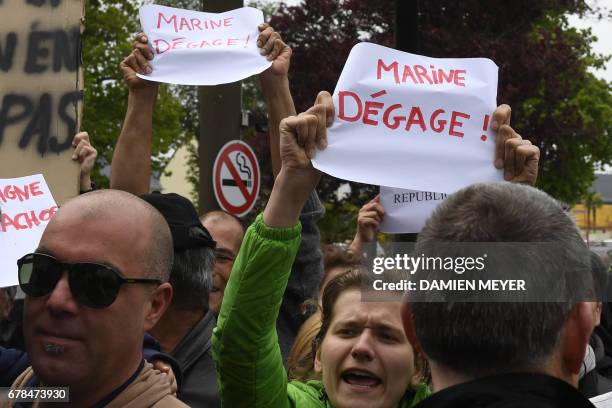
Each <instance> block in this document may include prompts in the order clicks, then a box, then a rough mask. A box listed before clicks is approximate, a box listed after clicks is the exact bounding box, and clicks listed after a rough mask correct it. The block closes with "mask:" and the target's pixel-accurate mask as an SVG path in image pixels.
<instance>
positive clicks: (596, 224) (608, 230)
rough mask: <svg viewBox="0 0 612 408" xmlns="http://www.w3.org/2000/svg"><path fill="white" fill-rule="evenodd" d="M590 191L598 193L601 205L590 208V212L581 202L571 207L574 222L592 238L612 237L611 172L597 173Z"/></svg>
mask: <svg viewBox="0 0 612 408" xmlns="http://www.w3.org/2000/svg"><path fill="white" fill-rule="evenodd" d="M591 191H593V192H595V193H597V194H599V196H600V197H601V200H602V205H601V206H600V207H596V208H593V209H591V211H590V213H589V211H587V207H586V206H585V205H584V203H583V204H578V205H576V206H574V207H573V208H572V214H573V215H574V217H576V224H577V225H578V227H579V228H580V230H581V231H582V233H583V234H584V235H586V231H587V229H589V234H590V235H591V236H592V238H591V239H593V240H604V239H611V238H612V174H598V175H597V179H596V180H595V182H594V183H593V186H592V187H591Z"/></svg>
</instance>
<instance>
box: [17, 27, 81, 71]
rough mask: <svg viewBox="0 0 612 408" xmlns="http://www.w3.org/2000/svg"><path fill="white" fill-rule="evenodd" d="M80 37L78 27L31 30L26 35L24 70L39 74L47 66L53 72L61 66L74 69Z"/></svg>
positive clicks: (75, 68)
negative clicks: (26, 48) (26, 45)
mask: <svg viewBox="0 0 612 408" xmlns="http://www.w3.org/2000/svg"><path fill="white" fill-rule="evenodd" d="M80 39H81V32H80V30H79V28H78V27H74V28H72V29H70V30H54V31H31V32H30V34H29V35H28V51H27V57H26V62H25V67H24V72H25V73H26V74H41V73H44V72H46V71H47V70H48V69H49V68H51V69H52V70H53V72H60V71H61V70H62V67H65V68H66V69H67V70H68V71H70V72H74V71H76V70H77V67H78V65H79V48H80ZM51 47H52V49H51ZM50 57H51V61H49V58H50Z"/></svg>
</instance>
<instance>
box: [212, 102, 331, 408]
mask: <svg viewBox="0 0 612 408" xmlns="http://www.w3.org/2000/svg"><path fill="white" fill-rule="evenodd" d="M317 102H318V103H317V104H315V106H313V107H312V108H311V109H309V110H308V111H307V112H305V113H303V114H300V115H299V116H292V117H289V118H286V119H284V120H283V121H282V122H281V125H280V144H279V147H280V158H281V170H280V172H279V174H278V177H277V178H276V180H275V183H274V187H273V189H272V193H271V195H270V199H269V201H268V204H267V205H266V208H265V210H264V213H263V215H260V216H258V217H257V219H256V221H255V222H254V223H253V224H252V225H251V226H250V227H249V229H248V230H247V234H246V236H245V238H244V241H243V243H242V247H241V248H240V252H239V253H238V258H237V259H236V262H235V263H234V268H233V270H232V273H231V275H230V279H229V282H228V284H227V287H226V289H225V296H224V299H223V304H222V307H221V312H220V314H219V319H218V321H217V327H216V328H215V330H214V332H213V355H214V358H215V361H216V368H217V379H218V381H219V390H220V396H221V401H222V405H223V406H226V407H247V406H248V407H279V408H283V407H288V406H289V399H288V396H287V374H286V373H285V369H284V366H283V360H282V356H281V353H280V348H279V345H278V339H277V336H276V331H275V322H276V318H277V315H278V312H279V309H280V305H281V300H282V296H283V291H284V289H285V286H286V285H287V281H288V279H289V275H290V270H291V264H292V263H293V258H294V257H295V253H296V251H297V247H298V245H299V242H300V225H299V223H298V217H299V214H300V211H301V210H302V207H303V206H304V203H305V201H306V199H307V198H308V196H309V192H310V191H312V190H313V189H314V188H315V186H316V184H317V182H318V180H319V177H320V173H319V172H318V171H317V170H316V169H314V168H313V167H312V164H311V163H310V159H311V158H312V157H313V156H314V154H315V153H314V152H315V150H314V147H315V146H319V148H325V147H326V145H327V141H326V123H327V120H326V117H325V116H326V112H328V111H329V106H331V104H332V101H331V96H330V95H329V94H327V93H324V94H322V95H320V97H319V98H317Z"/></svg>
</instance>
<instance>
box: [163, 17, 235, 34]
mask: <svg viewBox="0 0 612 408" xmlns="http://www.w3.org/2000/svg"><path fill="white" fill-rule="evenodd" d="M233 19H234V17H227V18H219V19H211V20H207V19H200V18H195V17H194V18H186V17H178V16H176V15H174V14H173V15H171V16H169V17H166V16H165V15H164V13H162V12H159V14H158V15H157V28H158V29H159V28H162V26H165V25H170V26H171V27H172V28H173V29H174V32H175V33H178V32H179V31H210V30H218V29H221V28H225V27H231V26H232V20H233Z"/></svg>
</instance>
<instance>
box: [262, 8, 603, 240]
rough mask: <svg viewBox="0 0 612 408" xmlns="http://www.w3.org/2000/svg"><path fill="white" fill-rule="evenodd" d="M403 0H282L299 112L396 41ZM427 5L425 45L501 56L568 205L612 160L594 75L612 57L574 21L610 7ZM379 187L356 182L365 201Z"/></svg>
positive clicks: (326, 194)
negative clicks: (292, 2)
mask: <svg viewBox="0 0 612 408" xmlns="http://www.w3.org/2000/svg"><path fill="white" fill-rule="evenodd" d="M396 1H399V0H395V1H394V0H370V1H364V0H304V1H303V2H302V3H301V4H300V5H297V6H286V5H281V7H280V9H279V10H278V12H277V13H276V14H275V16H274V18H273V19H272V24H273V25H274V26H275V28H276V29H278V30H279V31H281V32H282V33H283V35H284V38H285V40H286V41H287V42H288V44H289V45H290V46H291V47H292V48H293V50H294V56H293V60H292V70H291V73H290V74H291V85H292V90H293V95H294V97H295V100H296V105H297V107H298V111H299V110H303V109H305V108H307V107H308V106H309V105H310V104H311V103H312V101H313V99H314V97H315V96H316V94H317V91H319V90H328V91H332V90H333V89H334V87H335V84H336V82H337V79H338V77H339V75H340V72H341V70H342V67H343V65H344V62H345V61H346V57H347V56H348V53H349V51H350V49H351V47H352V46H353V45H354V44H356V43H358V42H359V41H364V40H365V41H372V42H375V43H378V44H382V45H387V46H393V30H394V26H395V21H396V19H397V20H399V21H398V23H399V24H401V23H402V21H403V20H404V19H406V17H407V16H395V3H396ZM417 7H418V18H417V20H418V41H417V43H418V44H419V50H418V52H419V53H420V54H422V55H428V56H432V57H446V58H448V57H459V58H461V57H487V58H490V59H492V60H493V61H495V62H496V64H497V65H498V66H499V68H500V70H499V88H498V102H499V103H508V104H510V105H511V106H512V108H513V113H512V123H513V127H514V128H515V129H516V130H517V131H518V132H519V133H520V134H522V135H523V137H525V138H528V139H529V140H531V141H532V142H533V143H534V144H536V145H537V146H538V147H539V148H540V150H541V153H542V156H541V160H540V177H539V181H538V183H539V184H538V186H539V187H540V188H541V189H543V190H544V191H546V192H548V193H549V194H551V195H552V196H554V197H556V198H558V199H560V200H562V201H565V202H567V203H570V204H574V203H576V202H579V201H580V199H581V197H582V196H583V195H584V194H585V193H586V192H587V190H588V188H589V187H590V186H591V183H592V182H593V180H594V170H595V169H596V168H598V167H601V166H604V165H606V164H610V163H612V139H611V137H610V135H611V133H612V95H611V93H610V91H611V84H609V83H606V82H605V81H602V80H599V79H597V78H595V77H594V76H593V74H592V73H590V69H591V68H598V67H601V66H602V64H603V63H604V62H605V60H606V59H607V58H606V57H604V56H601V55H596V54H595V53H593V51H592V44H593V42H594V40H595V38H594V37H593V36H592V34H591V32H590V30H576V29H574V28H571V27H570V26H569V25H568V22H567V15H568V14H574V13H577V14H580V15H583V16H584V15H588V16H590V17H591V18H597V17H600V18H601V17H602V16H603V15H605V14H606V13H608V17H609V11H608V10H604V9H598V8H595V7H589V6H588V5H587V3H586V1H585V0H542V1H532V0H516V1H511V2H509V1H504V0H491V1H487V2H483V1H480V0H464V1H449V0H428V1H422V2H417ZM342 183H344V181H343V180H337V179H334V178H332V177H328V176H325V177H324V178H323V180H322V182H321V184H320V190H319V191H320V194H321V196H322V198H323V199H324V200H325V201H329V202H333V201H334V200H336V198H335V193H336V191H337V189H338V186H339V185H340V184H342ZM376 189H377V188H376V187H374V186H367V185H359V184H355V183H351V195H350V197H349V200H350V201H351V202H353V203H354V204H355V205H356V206H361V205H362V204H363V203H364V202H366V201H367V200H369V199H370V198H372V196H373V195H374V194H375V191H376ZM335 208H341V207H340V206H336V207H335ZM332 210H333V208H332ZM330 212H331V211H330ZM329 216H330V217H332V218H333V217H336V216H338V214H329ZM346 238H349V237H346Z"/></svg>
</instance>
